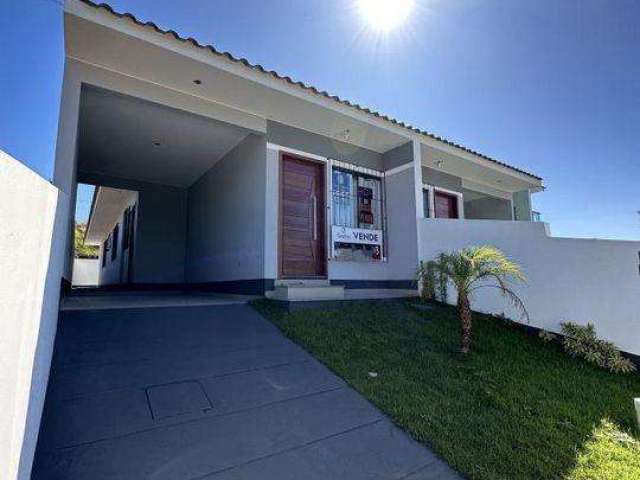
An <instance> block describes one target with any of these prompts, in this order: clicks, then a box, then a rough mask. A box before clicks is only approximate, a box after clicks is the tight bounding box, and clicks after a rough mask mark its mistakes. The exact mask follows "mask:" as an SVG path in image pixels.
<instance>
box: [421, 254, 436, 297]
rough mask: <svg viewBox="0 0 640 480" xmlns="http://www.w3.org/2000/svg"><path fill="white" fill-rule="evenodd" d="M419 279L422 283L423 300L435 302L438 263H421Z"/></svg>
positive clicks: (431, 261) (430, 261)
mask: <svg viewBox="0 0 640 480" xmlns="http://www.w3.org/2000/svg"><path fill="white" fill-rule="evenodd" d="M417 277H418V280H419V281H420V283H422V290H421V291H420V295H421V296H422V299H423V300H435V298H436V282H437V279H436V263H435V262H434V261H433V260H429V261H428V262H422V261H421V262H420V267H419V268H418V272H417Z"/></svg>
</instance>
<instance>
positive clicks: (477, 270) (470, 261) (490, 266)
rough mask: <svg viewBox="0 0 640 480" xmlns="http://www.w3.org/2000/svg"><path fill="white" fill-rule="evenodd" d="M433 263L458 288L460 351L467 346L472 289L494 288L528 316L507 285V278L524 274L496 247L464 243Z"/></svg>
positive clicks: (441, 255)
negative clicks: (471, 245) (467, 245)
mask: <svg viewBox="0 0 640 480" xmlns="http://www.w3.org/2000/svg"><path fill="white" fill-rule="evenodd" d="M434 263H435V268H436V269H437V270H438V272H440V273H441V275H442V278H443V279H444V281H450V282H451V283H453V285H454V286H455V287H456V290H457V292H458V315H459V317H460V329H461V348H460V351H461V353H463V354H467V353H469V350H470V348H471V328H472V316H471V305H470V300H471V298H472V295H473V292H474V291H475V290H478V289H480V288H498V289H499V290H500V292H501V293H502V294H503V295H504V296H505V297H506V298H507V299H508V300H509V301H510V302H511V303H512V304H513V305H514V306H515V307H516V308H517V309H518V310H520V311H521V312H522V314H523V316H525V317H526V318H527V319H528V314H527V310H526V309H525V307H524V303H523V302H522V300H520V298H519V297H518V296H517V295H516V294H515V293H514V292H513V290H511V289H510V288H509V285H508V282H509V281H510V280H515V281H521V282H523V281H525V277H524V275H523V273H522V271H521V269H520V266H519V265H518V264H517V263H515V262H513V261H511V260H509V259H508V258H507V256H506V255H505V254H504V253H502V252H501V251H500V250H498V249H497V248H495V247H492V246H480V247H468V248H463V249H462V250H459V251H454V252H450V253H441V254H440V255H439V256H438V258H437V259H436V260H434ZM441 300H442V299H441ZM444 301H446V299H444Z"/></svg>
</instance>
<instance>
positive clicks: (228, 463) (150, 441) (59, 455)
mask: <svg viewBox="0 0 640 480" xmlns="http://www.w3.org/2000/svg"><path fill="white" fill-rule="evenodd" d="M363 375H366V372H363ZM32 478H34V479H36V480H41V479H65V480H76V479H87V480H88V479H91V480H98V479H107V478H108V479H137V480H138V479H166V480H169V479H170V480H182V479H205V478H206V479H261V480H262V479H278V480H284V479H292V480H293V479H310V480H314V479H349V480H359V479H410V480H418V479H454V478H456V479H457V478H459V477H458V476H457V474H456V473H455V472H453V471H452V470H451V469H450V468H449V467H448V466H447V465H446V464H445V463H444V462H443V461H441V460H440V459H438V458H437V457H436V456H434V455H433V454H432V453H431V452H429V450H427V449H426V448H424V447H423V446H421V445H419V444H418V443H416V442H414V441H413V440H411V439H410V438H409V437H408V436H407V435H406V434H405V433H404V432H402V431H401V430H399V429H398V428H396V427H395V426H394V425H393V424H392V423H391V422H390V421H389V420H388V419H387V418H386V417H385V416H384V415H382V414H381V413H380V412H379V411H378V410H377V409H376V408H374V407H373V406H372V405H371V404H369V403H368V402H367V401H366V400H365V399H364V398H363V397H362V396H360V395H359V394H358V393H356V392H355V391H353V390H352V389H351V388H349V387H348V386H346V385H345V383H344V382H343V381H342V380H341V379H339V378H338V377H336V376H335V375H333V374H332V373H331V372H330V371H328V370H327V369H326V368H325V367H324V366H323V365H321V364H320V363H318V362H317V361H316V360H315V359H314V358H313V357H311V356H310V355H309V354H308V353H306V352H305V351H304V350H302V349H301V348H299V347H298V346H296V345H295V344H293V343H292V342H290V341H289V340H288V339H286V338H285V337H284V336H282V335H281V334H280V332H279V331H278V330H277V329H276V328H275V327H274V326H273V325H272V324H271V323H270V322H268V321H267V320H265V319H264V318H262V317H261V316H260V315H259V314H257V313H256V312H255V311H254V310H253V309H251V307H249V306H247V305H218V306H191V307H184V306H182V307H162V308H150V307H147V308H135V309H124V308H120V309H112V310H107V309H101V310H68V311H64V312H61V323H60V328H59V332H58V337H57V339H56V351H55V355H54V362H53V367H52V372H51V379H50V384H49V390H48V393H47V400H46V405H45V413H44V418H43V423H42V427H41V432H40V438H39V445H38V451H37V455H36V460H35V464H34V471H33V477H32Z"/></svg>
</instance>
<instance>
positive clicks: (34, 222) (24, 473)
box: [0, 151, 70, 480]
mask: <svg viewBox="0 0 640 480" xmlns="http://www.w3.org/2000/svg"><path fill="white" fill-rule="evenodd" d="M0 202H2V204H3V205H5V206H8V205H11V208H2V209H0V225H2V228H1V229H0V271H1V272H2V276H0V292H2V293H1V295H0V310H1V311H2V315H1V316H0V359H1V361H0V412H2V415H0V465H1V466H2V467H1V471H2V478H6V479H10V480H13V479H16V478H18V479H21V480H22V479H24V480H26V479H28V478H30V476H31V463H32V460H33V454H34V451H35V447H36V440H37V436H38V430H39V427H40V417H41V415H42V406H43V404H44V397H45V392H46V388H47V381H48V378H49V367H50V365H51V356H52V352H53V342H54V339H55V334H56V327H57V318H58V302H59V298H60V283H61V279H62V274H63V270H64V263H65V244H66V235H67V219H68V218H69V211H70V208H69V198H68V196H67V195H66V194H64V193H62V192H61V191H59V190H58V189H57V188H55V187H54V186H53V185H51V184H50V183H49V182H47V181H46V180H44V179H43V178H41V177H40V176H38V175H37V174H36V173H34V172H32V171H31V170H29V169H28V168H27V167H25V166H24V165H22V164H21V163H19V162H18V161H16V160H15V159H13V158H11V157H10V156H8V155H6V154H5V153H3V152H1V151H0Z"/></svg>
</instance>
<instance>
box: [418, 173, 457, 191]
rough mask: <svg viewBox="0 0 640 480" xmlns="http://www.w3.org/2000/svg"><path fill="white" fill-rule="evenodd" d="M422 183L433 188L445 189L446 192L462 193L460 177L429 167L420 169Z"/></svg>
mask: <svg viewBox="0 0 640 480" xmlns="http://www.w3.org/2000/svg"><path fill="white" fill-rule="evenodd" d="M422 182H423V183H425V184H429V185H433V186H434V187H440V188H445V189H447V190H454V191H456V192H461V191H462V179H461V178H460V177H456V176H455V175H450V174H448V173H444V172H440V171H438V170H435V169H433V168H429V167H422Z"/></svg>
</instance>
